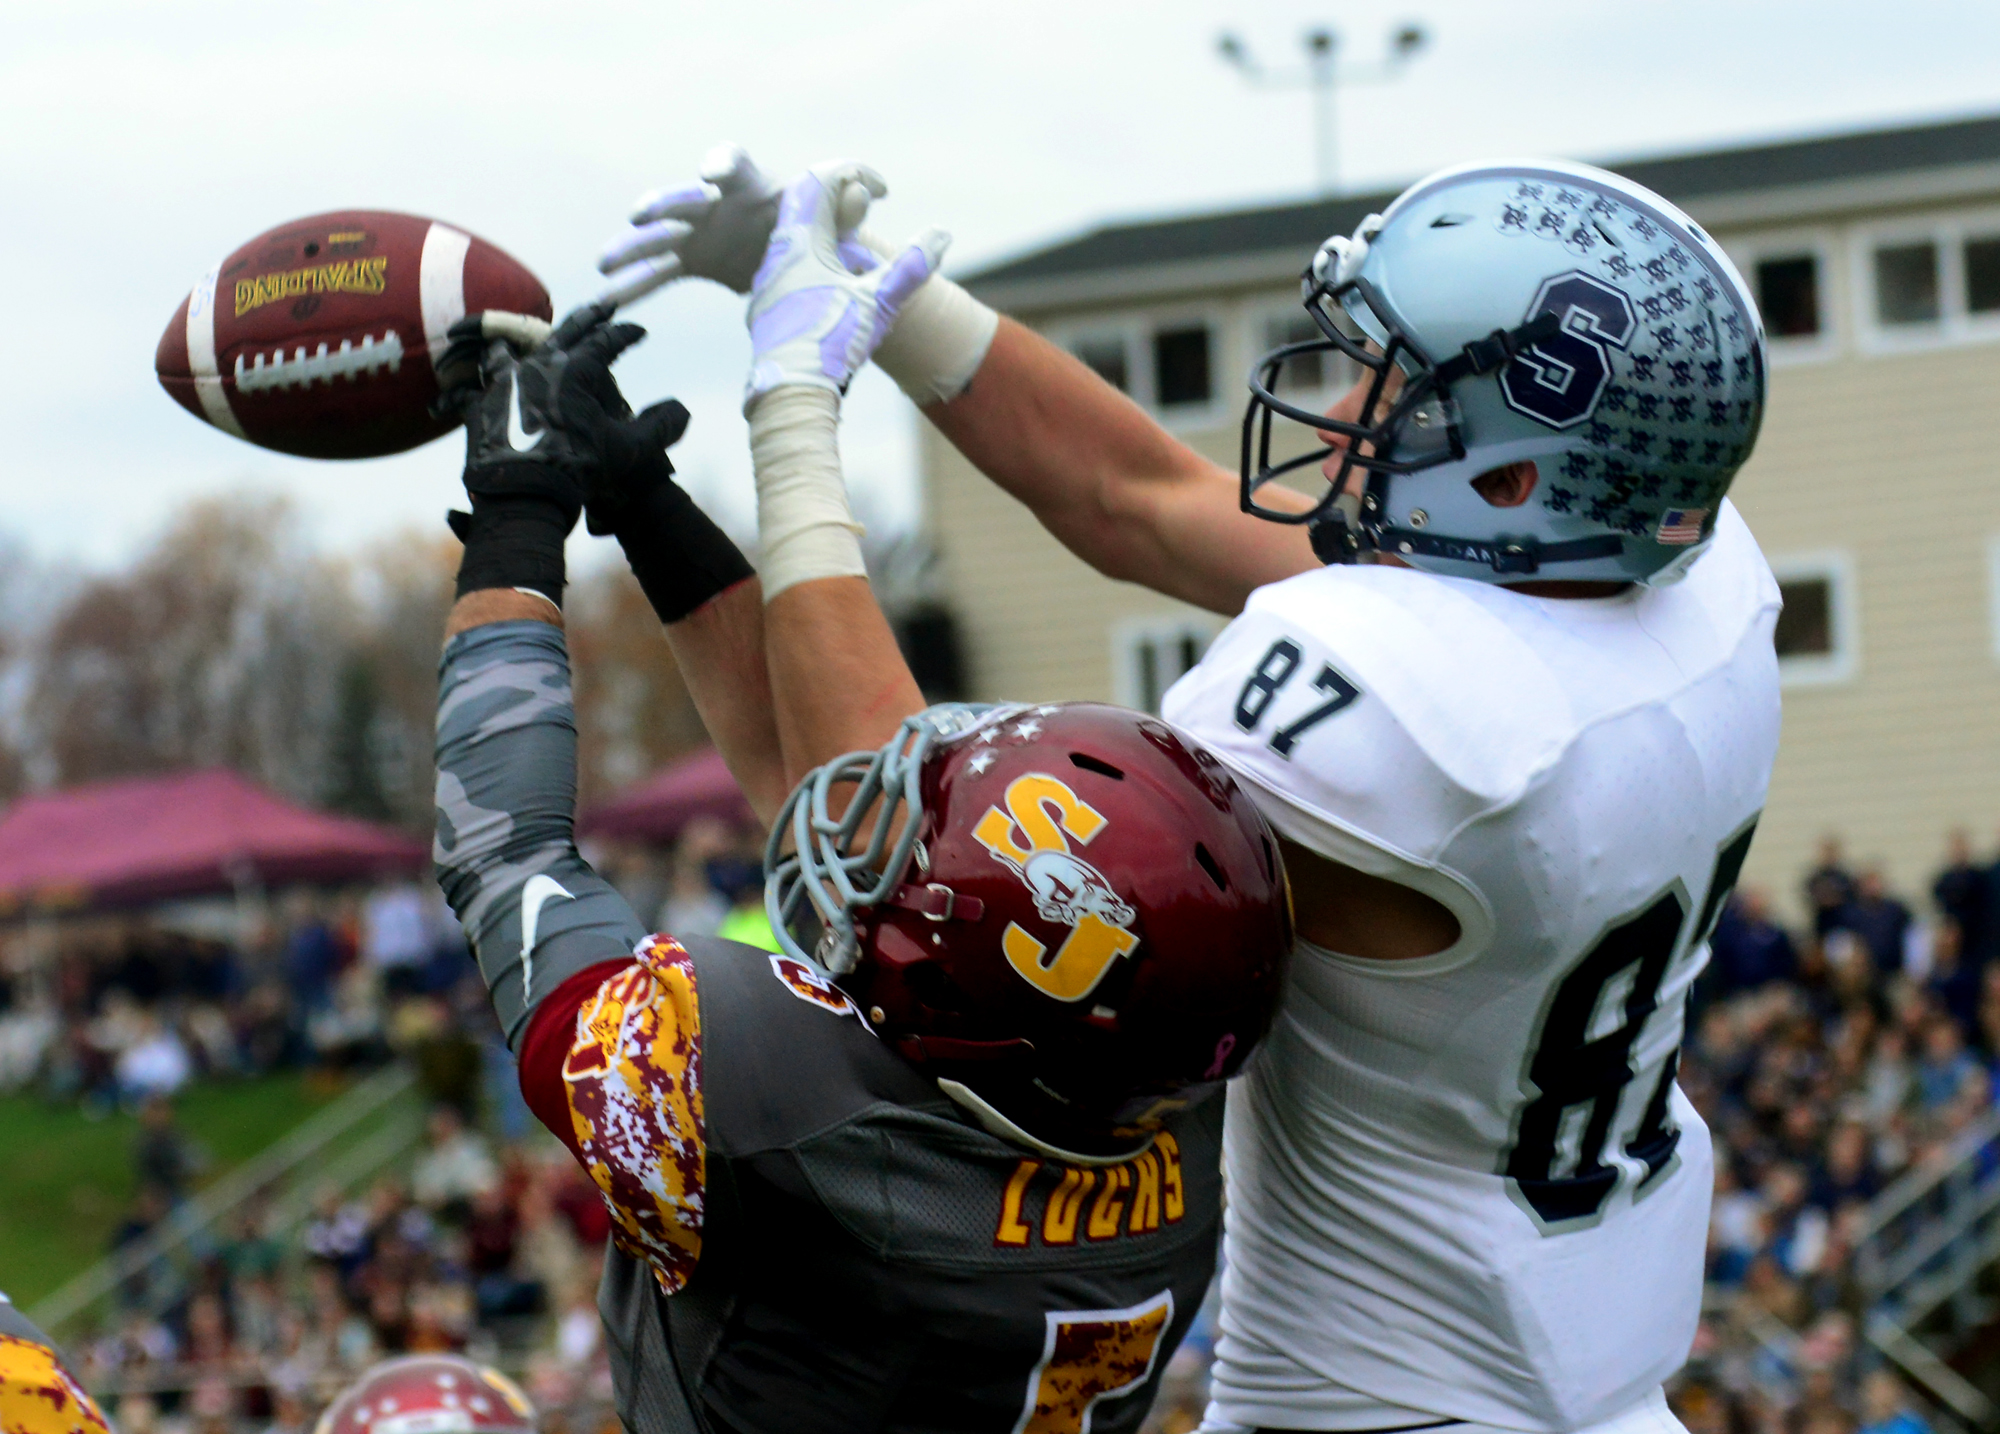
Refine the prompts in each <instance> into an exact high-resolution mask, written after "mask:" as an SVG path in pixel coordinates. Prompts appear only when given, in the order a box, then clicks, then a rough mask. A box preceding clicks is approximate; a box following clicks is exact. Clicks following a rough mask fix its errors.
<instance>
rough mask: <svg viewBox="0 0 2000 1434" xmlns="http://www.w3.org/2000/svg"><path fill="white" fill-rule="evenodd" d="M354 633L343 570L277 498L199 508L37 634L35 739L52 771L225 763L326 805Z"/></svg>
mask: <svg viewBox="0 0 2000 1434" xmlns="http://www.w3.org/2000/svg"><path fill="white" fill-rule="evenodd" d="M351 638H352V632H351V624H350V611H349V605H348V603H347V602H346V601H344V600H343V596H342V594H341V593H340V583H339V581H338V577H337V574H336V573H335V571H334V570H333V569H331V568H330V567H329V566H328V565H327V564H326V563H325V562H324V561H322V560H321V559H319V558H318V557H317V556H316V555H315V554H314V553H313V552H312V551H311V550H310V549H309V548H308V547H307V546H306V544H305V543H304V541H303V539H302V537H301V535H300V533H299V530H298V523H297V519H296V515H295V514H294V512H293V511H292V509H291V508H290V506H289V505H287V504H286V503H284V502H282V501H279V500H272V499H255V498H245V497H234V498H224V499H213V500H208V501H204V502H200V503H196V504H194V505H192V506H191V507H189V508H188V509H187V510H185V511H184V512H183V513H182V514H181V515H180V517H179V518H178V519H176V520H175V521H174V522H173V523H172V525H171V526H170V527H169V528H168V530H167V531H166V533H165V534H164V535H163V536H162V537H161V538H160V540H159V542H158V543H157V544H155V546H154V547H153V549H152V550H151V551H150V552H149V553H147V554H146V555H145V556H144V557H142V558H141V559H140V560H139V562H138V563H137V564H136V565H135V566H134V567H133V568H132V570H131V571H130V572H128V573H125V574H121V575H117V576H113V577H108V578H100V579H98V580H96V581H94V582H91V583H89V584H87V585H86V586H85V587H84V588H83V589H82V591H80V592H79V593H77V594H76V596H75V597H74V598H72V599H71V600H70V601H69V603H68V604H67V605H65V606H64V607H63V609H62V610H61V611H60V612H59V613H58V614H57V615H56V617H55V618H54V619H53V621H52V622H51V623H50V624H49V626H48V627H47V629H46V630H45V632H44V633H43V634H42V637H41V641H40V642H39V644H38V651H37V653H36V659H35V663H34V669H35V670H34V673H33V677H32V680H31V684H30V690H29V695H28V700H27V704H26V713H25V722H24V727H25V735H26V738H27V741H28V742H29V744H30V745H31V746H32V747H33V748H35V749H37V751H38V754H39V755H40V756H42V757H43V758H44V759H45V764H46V768H47V770H48V773H49V776H50V777H51V779H52V780H54V781H56V782H59V783H71V782H80V781H90V780H94V779H98V778H104V777H116V776H124V775H129V774H133V773H143V772H154V771H164V770H168V769H172V768H176V767H210V766H227V767H233V768H235V769H236V770H238V771H241V772H244V773H246V774H248V775H251V776H254V777H256V778H258V779H259V780H261V781H264V782H267V783H269V784H270V785H272V786H274V787H276V788H278V789H279V790H281V791H284V792H287V793H289V794H291V795H293V796H295V797H298V798H300V799H302V800H307V801H311V800H316V799H317V798H318V797H319V796H320V790H319V789H320V786H321V783H322V779H323V775H324V772H325V769H326V752H327V746H328V741H329V737H330V734H331V732H332V730H333V723H332V720H331V719H332V717H333V713H334V711H335V708H336V706H337V698H338V682H339V673H340V665H339V663H338V662H337V661H329V660H328V659H329V656H330V655H333V654H338V653H340V652H342V651H344V650H345V649H346V648H347V647H348V645H349V643H350V641H351Z"/></svg>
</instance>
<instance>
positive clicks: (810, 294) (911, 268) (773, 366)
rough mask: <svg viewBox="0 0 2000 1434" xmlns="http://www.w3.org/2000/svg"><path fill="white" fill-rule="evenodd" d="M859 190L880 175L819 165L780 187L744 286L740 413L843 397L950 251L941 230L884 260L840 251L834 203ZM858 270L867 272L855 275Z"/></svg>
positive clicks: (849, 165)
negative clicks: (770, 398)
mask: <svg viewBox="0 0 2000 1434" xmlns="http://www.w3.org/2000/svg"><path fill="white" fill-rule="evenodd" d="M871 179H872V180H873V181H874V183H873V184H872V185H871V184H869V181H870V180H871ZM857 181H858V182H860V183H862V184H863V185H866V186H867V187H868V188H870V190H871V192H881V191H880V186H881V180H880V178H879V176H876V175H875V173H874V171H873V170H870V169H868V168H867V167H866V166H864V165H859V164H855V163H853V162H851V161H841V162H837V163H833V164H826V165H817V166H815V167H814V168H812V169H810V170H807V171H806V172H805V173H804V174H802V175H800V176H799V177H798V178H797V179H795V180H793V181H792V182H791V183H790V184H788V185H786V186H785V190H784V193H783V195H782V196H781V198H780V199H779V203H778V222H777V226H776V227H775V228H774V229H773V230H772V233H771V245H770V248H769V249H767V250H766V251H765V254H764V262H763V263H762V264H761V265H759V266H758V269H757V273H756V275H755V277H754V278H753V279H752V280H751V284H750V307H749V314H748V322H749V328H750V350H751V364H750V377H749V380H748V382H747V383H746V385H745V389H744V396H743V407H744V411H745V412H748V411H749V409H750V407H751V405H752V404H754V403H755V402H756V400H757V399H758V398H760V397H762V396H763V395H764V394H766V393H769V392H770V391H771V390H773V389H776V388H783V387H786V386H790V385H797V386H803V387H812V388H824V389H829V390H831V391H832V392H834V393H836V394H844V393H846V392H847V386H848V384H849V383H851V382H852V381H853V379H854V375H855V372H856V371H857V370H858V369H859V368H860V367H861V365H863V364H864V363H866V362H868V356H869V355H870V354H872V353H873V352H874V351H875V347H876V345H878V344H880V343H881V342H882V340H883V338H884V337H886V336H887V334H888V332H889V329H890V327H891V326H892V325H893V324H894V323H895V321H896V315H897V313H898V312H899V311H900V310H901V308H902V306H903V303H904V301H905V300H907V299H908V298H909V297H910V295H911V294H912V293H914V292H915V291H916V289H917V287H918V286H919V285H921V284H922V283H923V282H924V281H925V280H926V279H928V278H930V276H931V275H932V273H934V272H935V271H936V269H937V266H938V261H939V260H940V259H941V258H942V257H943V256H944V251H945V249H946V248H947V247H948V246H949V245H950V244H951V236H950V235H949V234H947V233H945V232H944V230H942V229H938V228H930V229H926V230H924V231H923V232H922V233H920V234H918V235H917V237H916V238H915V239H913V240H911V242H910V243H909V244H908V245H906V246H905V247H904V248H903V250H902V252H900V253H899V254H897V255H896V256H895V257H894V258H893V259H889V260H886V261H885V260H882V259H878V258H877V257H876V256H875V255H873V254H871V253H867V252H865V251H860V252H856V251H857V250H858V246H847V247H843V245H842V244H841V237H840V227H839V226H840V218H841V215H840V213H839V210H840V207H841V206H840V198H841V196H842V195H843V194H844V193H845V192H846V191H847V190H848V188H849V186H850V185H852V184H853V183H855V182H857ZM856 264H864V265H865V266H866V267H865V268H862V269H860V270H859V271H857V270H856V269H855V268H854V267H853V266H854V265H856Z"/></svg>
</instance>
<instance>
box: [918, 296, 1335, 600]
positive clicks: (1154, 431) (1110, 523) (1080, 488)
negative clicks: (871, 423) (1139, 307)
mask: <svg viewBox="0 0 2000 1434" xmlns="http://www.w3.org/2000/svg"><path fill="white" fill-rule="evenodd" d="M922 412H923V414H924V416H925V417H926V418H928V419H929V420H930V421H931V422H932V423H933V424H934V425H936V427H937V429H938V431H939V432H940V433H942V434H943V435H944V436H945V437H946V438H948V439H949V440H951V442H952V444H953V445H954V446H955V447H956V448H957V449H958V450H959V451H960V452H961V453H963V454H964V455H965V456H966V458H968V459H969V460H970V461H971V462H972V464H973V466H974V467H976V468H978V469H979V470H980V471H981V472H982V473H984V474H985V475H986V476H987V477H988V478H991V479H992V480H993V481H994V482H995V483H996V484H998V485H999V486H1000V487H1001V488H1003V489H1005V490H1006V491H1007V492H1008V493H1011V494H1012V495H1013V496H1014V497H1016V498H1018V499H1019V500H1020V501H1021V502H1022V503H1024V504H1026V505H1027V506H1028V508H1029V509H1030V510H1032V511H1033V513H1034V514H1035V516H1036V517H1037V518H1038V519H1040V520H1041V523H1042V525H1043V526H1044V527H1046V528H1047V529H1048V530H1049V531H1050V532H1051V533H1053V534H1054V535H1055V536H1056V538H1057V539H1058V540H1059V541H1061V543H1062V544H1063V546H1065V547H1067V548H1068V549H1069V550H1070V551H1071V552H1073V553H1075V554H1076V555H1077V556H1078V557H1080V558H1082V559H1083V560H1084V561H1085V562H1087V563H1089V564H1090V565H1091V566H1092V567H1094V568H1096V569H1097V570H1098V571H1099V572H1101V573H1103V574H1104V575H1105V576H1106V577H1112V578H1118V579H1120V580H1122V581H1125V582H1135V583H1139V584H1142V585H1143V586H1146V587H1150V588H1152V589H1154V590H1155V591H1156V592H1161V593H1165V594H1166V595H1167V596H1169V597H1176V598H1180V599H1181V600H1183V601H1185V602H1190V603H1193V604H1195V605H1196V606H1198V607H1204V608H1207V609H1209V610H1210V611H1212V612H1219V613H1223V614H1226V615H1234V614H1235V613H1237V612H1240V611H1242V608H1243V602H1244V599H1245V598H1247V597H1248V596H1249V595H1250V592H1251V591H1252V590H1253V589H1255V588H1258V587H1262V586H1263V585H1264V584H1265V583H1269V582H1276V581H1278V580H1279V579H1281V578H1288V577H1291V576H1292V575H1293V574H1295V573H1301V572H1305V571H1308V570H1309V569H1311V568H1313V567H1316V566H1317V565H1318V560H1317V559H1316V558H1314V557H1313V554H1312V547H1311V545H1310V543H1309V542H1308V541H1307V539H1306V535H1305V530H1304V529H1303V528H1298V529H1287V528H1281V527H1277V526H1274V525H1272V524H1268V523H1259V522H1257V521H1256V520H1255V519H1253V518H1251V517H1249V516H1247V515H1246V514H1244V513H1243V511H1242V509H1241V507H1240V506H1239V503H1238V500H1237V482H1236V477H1235V475H1234V474H1232V473H1229V472H1228V471H1227V470H1225V469H1223V468H1220V467H1218V466H1217V465H1215V464H1214V463H1211V462H1210V461H1209V460H1208V459H1206V458H1204V457H1202V456H1201V455H1200V454H1199V453H1196V452H1195V451H1194V450H1193V449H1192V448H1190V447H1188V446H1187V445H1186V444H1185V443H1182V442H1181V441H1180V440H1179V439H1177V438H1175V437H1174V436H1173V435H1172V434H1170V433H1168V432H1167V431H1166V430H1165V429H1164V428H1162V427H1161V426H1160V424H1159V423H1158V422H1157V421H1156V420H1155V419H1154V418H1153V417H1152V415H1151V414H1149V413H1147V412H1146V411H1145V409H1143V408H1141V407H1140V406H1139V405H1138V404H1137V403H1135V402H1133V401H1132V399H1131V398H1129V397H1128V396H1126V395H1125V394H1123V393H1120V392H1119V391H1118V390H1117V389H1115V388H1113V387H1112V386H1111V385H1110V384H1108V383H1106V382H1105V381H1104V380H1103V379H1102V378H1100V377H1099V376H1098V375H1097V374H1096V373H1094V372H1092V371H1091V370H1090V369H1089V368H1088V367H1086V366H1085V365H1084V364H1083V363H1082V362H1081V361H1080V360H1078V359H1077V358H1076V357H1075V356H1074V355H1072V354H1069V353H1066V352H1064V351H1063V350H1062V349H1060V348H1058V347H1056V346H1055V345H1054V344H1052V343H1050V342H1049V341H1048V340H1047V339H1045V338H1043V337H1042V336H1041V335H1039V334H1037V333H1035V332H1034V331H1033V330H1031V329H1028V328H1026V327H1024V326H1023V325H1021V324H1018V323H1015V322H1014V321H1013V320H1012V319H1007V318H1002V319H1001V320H1000V321H999V324H998V327H997V328H996V330H995V332H994V335H993V341H992V346H991V347H990V348H989V349H988V350H987V352H986V357H985V361H984V362H983V363H981V364H980V366H979V369H978V371H977V372H976V373H975V374H974V376H973V380H972V382H971V384H970V385H969V386H968V387H967V388H966V389H965V391H964V392H962V393H960V394H958V395H957V396H956V397H954V398H952V399H950V400H948V401H941V402H937V403H933V404H931V405H929V406H927V407H925V408H924V409H923V410H922ZM1299 506H1300V507H1301V508H1303V507H1304V506H1305V502H1304V500H1303V499H1300V500H1299Z"/></svg>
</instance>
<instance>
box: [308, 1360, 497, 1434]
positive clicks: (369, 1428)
mask: <svg viewBox="0 0 2000 1434" xmlns="http://www.w3.org/2000/svg"><path fill="white" fill-rule="evenodd" d="M534 1431H535V1408H534V1406H533V1405H532V1404H530V1403H529V1402H528V1396H527V1395H525V1394H523V1393H522V1392H521V1391H520V1389H519V1388H518V1387H517V1386H516V1385H515V1383H514V1381H513V1380H511V1379H509V1378H508V1377H507V1376H506V1375H504V1374H502V1373H500V1371H499V1370H497V1369H488V1368H486V1367H485V1366H484V1365H479V1364H474V1363H473V1362H472V1361H471V1360H469V1359H465V1358H463V1357H461V1356H459V1355H456V1354H411V1355H405V1356H403V1357H402V1358H400V1359H385V1360H383V1361H382V1363H380V1364H378V1365H376V1366H375V1367H374V1368H372V1369H370V1370H369V1371H368V1372H367V1373H366V1374H364V1375H362V1376H361V1377H360V1378H359V1379H357V1380H355V1381H354V1383H352V1384H350V1385H349V1386H348V1387H347V1389H346V1390H345V1391H344V1392H343V1393H342V1394H341V1396H340V1397H339V1398H338V1399H336V1400H334V1401H333V1403H331V1404H329V1405H328V1406H327V1407H326V1412H325V1413H323V1414H321V1415H320V1417H319V1423H318V1424H317V1425H315V1426H314V1429H313V1434H534Z"/></svg>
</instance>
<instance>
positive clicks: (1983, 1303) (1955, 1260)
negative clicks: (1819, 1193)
mask: <svg viewBox="0 0 2000 1434" xmlns="http://www.w3.org/2000/svg"><path fill="white" fill-rule="evenodd" d="M1996 1262H2000V1110H1992V1111H1988V1112H1987V1113H1986V1114H1984V1115H1982V1116H1981V1117H1980V1118H1979V1119H1978V1120H1976V1121H1974V1122H1973V1123H1972V1124H1971V1125H1969V1126H1968V1127H1967V1128H1966V1129H1965V1130H1963V1131H1961V1132H1959V1134H1957V1135H1956V1136H1954V1137H1952V1139H1951V1140H1950V1141H1949V1142H1947V1143H1946V1144H1945V1146H1944V1147H1943V1148H1942V1149H1941V1150H1939V1151H1938V1152H1937V1153H1936V1154H1935V1155H1933V1156H1932V1157H1931V1158H1930V1159H1928V1160H1926V1161H1924V1162H1923V1163H1922V1164H1920V1165H1918V1166H1917V1167H1916V1168H1914V1169H1912V1170H1910V1171H1909V1172H1907V1173H1906V1174H1904V1175H1903V1176H1901V1177H1900V1178H1898V1179H1897V1180H1896V1181H1895V1182H1894V1183H1893V1184H1891V1185H1890V1186H1889V1188H1888V1189H1886V1190H1884V1191H1883V1192H1882V1193H1881V1194H1880V1195H1878V1196H1876V1197H1875V1200H1874V1201H1873V1203H1871V1204H1870V1206H1869V1207H1868V1219H1867V1222H1866V1223H1865V1224H1864V1225H1863V1227H1862V1231H1861V1235H1860V1238H1859V1240H1858V1242H1857V1245H1856V1249H1855V1274H1856V1276H1857V1278H1858V1279H1859V1281H1860V1284H1861V1287H1862V1290H1863V1291H1864V1292H1865V1293H1866V1295H1867V1297H1868V1304H1869V1309H1868V1315H1867V1319H1866V1321H1865V1323H1864V1328H1863V1333H1864V1335H1865V1337H1866V1338H1867V1340H1868V1342H1869V1343H1870V1344H1872V1345H1873V1346H1874V1347H1875V1348H1876V1349H1877V1350H1879V1351H1880V1352H1881V1353H1882V1354H1883V1356H1884V1357H1886V1358H1887V1359H1888V1360H1889V1361H1890V1362H1891V1363H1893V1364H1895V1365H1896V1366H1897V1367H1898V1368H1899V1369H1901V1370H1902V1372H1903V1373H1904V1374H1905V1375H1906V1376H1908V1377H1909V1378H1910V1379H1911V1380H1912V1381H1913V1382H1914V1383H1916V1384H1917V1385H1918V1386H1919V1387H1920V1388H1922V1389H1923V1390H1924V1391H1925V1392H1926V1393H1927V1394H1928V1395H1929V1396H1930V1397H1931V1398H1932V1399H1934V1400H1935V1401H1937V1403H1938V1404H1939V1405H1940V1406H1941V1407H1942V1408H1944V1409H1945V1410H1947V1411H1949V1412H1950V1413H1951V1414H1953V1415H1955V1416H1956V1417H1957V1418H1958V1419H1960V1420H1962V1421H1963V1422H1964V1423H1965V1424H1966V1425H1967V1426H1969V1427H1970V1428H1973V1429H1995V1428H2000V1406H1996V1405H1995V1404H1994V1402H1993V1400H1991V1399H1989V1398H1988V1397H1987V1396H1986V1394H1985V1393H1984V1392H1983V1391H1981V1390H1980V1389H1979V1388H1978V1387H1976V1386H1975V1385H1974V1384H1973V1383H1972V1382H1971V1381H1970V1380H1968V1379H1966V1378H1965V1376H1964V1375H1962V1374H1960V1373H1959V1372H1958V1371H1957V1370H1956V1369H1954V1368H1952V1367H1951V1365H1950V1364H1949V1363H1948V1362H1947V1361H1948V1359H1949V1358H1950V1356H1951V1355H1952V1354H1953V1353H1954V1352H1956V1350H1957V1348H1958V1347H1960V1346H1962V1345H1963V1344H1964V1343H1965V1342H1966V1341H1968V1340H1969V1339H1970V1338H1971V1337H1972V1336H1973V1335H1975V1334H1976V1333H1978V1332H1979V1330H1980V1329H1981V1328H1982V1327H1983V1326H1984V1325H1986V1324H1987V1323H1988V1322H1989V1321H1991V1320H1992V1319H1993V1317H1994V1315H1995V1313H1996V1309H1995V1307H1994V1304H1993V1301H1992V1300H1991V1298H1989V1297H1988V1296H1987V1295H1986V1294H1985V1293H1983V1292H1982V1291H1981V1289H1980V1282H1981V1279H1982V1277H1983V1276H1984V1275H1985V1273H1986V1272H1987V1271H1988V1270H1989V1269H1991V1268H1992V1267H1993V1265H1994V1264H1995V1263H1996ZM1940 1337H1941V1338H1942V1341H1943V1343H1944V1344H1945V1346H1946V1348H1944V1349H1943V1350H1942V1352H1941V1351H1940V1350H1939V1349H1937V1348H1934V1347H1933V1344H1934V1343H1935V1342H1936V1341H1938V1340H1939V1339H1940Z"/></svg>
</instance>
